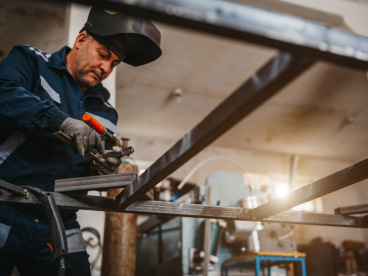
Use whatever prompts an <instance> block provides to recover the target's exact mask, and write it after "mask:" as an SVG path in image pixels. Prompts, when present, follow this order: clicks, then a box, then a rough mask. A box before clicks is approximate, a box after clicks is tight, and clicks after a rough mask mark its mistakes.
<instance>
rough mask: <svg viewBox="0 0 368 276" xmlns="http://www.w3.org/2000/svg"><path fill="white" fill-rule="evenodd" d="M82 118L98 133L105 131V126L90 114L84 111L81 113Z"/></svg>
mask: <svg viewBox="0 0 368 276" xmlns="http://www.w3.org/2000/svg"><path fill="white" fill-rule="evenodd" d="M82 120H83V122H85V123H86V124H87V125H89V126H90V127H91V128H93V129H94V130H96V131H97V132H98V133H101V134H104V133H105V127H104V126H103V125H102V124H100V123H99V122H98V121H97V120H96V119H95V118H93V116H92V115H90V114H87V113H86V114H84V115H83V117H82Z"/></svg>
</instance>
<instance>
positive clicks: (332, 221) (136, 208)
mask: <svg viewBox="0 0 368 276" xmlns="http://www.w3.org/2000/svg"><path fill="white" fill-rule="evenodd" d="M125 211H126V212H131V213H144V214H161V215H175V216H184V217H199V218H214V219H225V220H226V219H232V220H246V221H262V222H279V223H292V224H310V225H324V226H343V227H357V228H366V227H367V222H366V221H363V219H362V218H361V217H354V216H343V215H330V214H317V213H306V212H294V211H286V212H282V213H280V214H277V215H274V216H272V217H269V218H266V219H262V220H261V219H255V217H254V214H253V210H252V209H246V208H241V207H223V206H209V205H201V204H185V203H174V202H163V201H136V202H134V203H133V204H132V205H130V206H129V207H128V208H126V210H125ZM141 230H150V229H141Z"/></svg>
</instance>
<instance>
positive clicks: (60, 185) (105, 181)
mask: <svg viewBox="0 0 368 276" xmlns="http://www.w3.org/2000/svg"><path fill="white" fill-rule="evenodd" d="M136 178H137V174H136V173H123V174H112V175H98V176H88V177H79V178H69V179H58V180H56V181H55V192H72V191H90V190H99V191H101V190H103V191H105V190H108V189H112V188H125V187H126V186H128V185H129V184H131V183H132V182H133V180H135V179H136Z"/></svg>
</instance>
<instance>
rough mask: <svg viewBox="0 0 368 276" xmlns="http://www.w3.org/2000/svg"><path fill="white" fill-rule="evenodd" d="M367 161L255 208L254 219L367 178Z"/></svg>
mask: <svg viewBox="0 0 368 276" xmlns="http://www.w3.org/2000/svg"><path fill="white" fill-rule="evenodd" d="M367 167H368V159H365V160H363V161H360V162H358V163H356V164H354V165H352V166H350V167H347V168H345V169H343V170H341V171H338V172H335V173H333V174H331V175H329V176H326V177H324V178H322V179H320V180H317V181H315V182H313V183H311V184H309V185H305V186H304V187H302V188H299V189H297V190H295V191H293V192H291V193H289V194H288V195H287V197H282V198H278V199H275V200H272V201H270V202H267V203H265V204H263V205H260V206H258V207H256V208H255V209H253V210H254V215H255V217H256V219H264V218H267V217H269V216H272V215H274V214H277V213H279V212H282V211H285V210H288V209H290V208H292V207H294V206H297V205H299V204H302V203H304V202H307V201H310V200H313V199H316V198H318V197H321V196H324V195H326V194H329V193H331V192H334V191H337V190H339V189H342V188H345V187H347V186H349V185H352V184H354V183H357V182H359V181H362V180H364V179H367V178H368V170H367Z"/></svg>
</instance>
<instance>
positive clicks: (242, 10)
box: [0, 0, 368, 227]
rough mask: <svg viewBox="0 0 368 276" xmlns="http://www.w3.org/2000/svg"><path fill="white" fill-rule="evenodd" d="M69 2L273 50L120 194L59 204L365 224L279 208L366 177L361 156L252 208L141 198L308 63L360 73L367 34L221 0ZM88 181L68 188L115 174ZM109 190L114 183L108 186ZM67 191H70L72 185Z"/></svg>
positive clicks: (64, 199) (7, 195)
mask: <svg viewBox="0 0 368 276" xmlns="http://www.w3.org/2000/svg"><path fill="white" fill-rule="evenodd" d="M73 2H77V3H81V4H88V5H95V6H100V7H103V8H108V9H113V10H122V11H123V10H124V11H125V12H129V13H131V14H134V15H137V16H143V17H148V18H150V19H153V20H155V21H159V22H164V23H168V24H173V25H176V26H181V27H185V28H189V29H194V30H198V31H202V32H206V33H210V34H215V35H218V36H223V37H228V38H232V39H236V40H239V41H247V42H251V43H256V44H259V45H262V46H269V47H272V48H276V49H278V50H279V53H278V54H277V55H276V56H275V57H273V58H272V59H271V60H270V61H269V62H268V63H267V64H266V65H264V66H263V67H262V68H260V69H259V70H258V71H257V73H255V74H254V75H253V76H252V77H251V78H249V79H248V80H246V81H245V82H244V83H243V84H242V85H241V86H240V87H239V88H238V89H237V90H236V91H234V92H233V93H232V94H231V95H230V96H229V97H228V98H227V99H225V100H224V101H223V102H222V103H221V104H220V105H219V106H218V107H217V108H215V109H214V110H213V111H212V112H211V113H210V114H209V115H208V116H207V117H205V118H204V119H203V120H202V121H201V122H199V124H198V125H197V126H195V127H194V128H193V129H192V130H191V131H190V132H188V133H187V134H186V135H185V136H184V137H183V138H182V139H181V140H179V141H178V142H177V143H176V144H175V145H174V146H173V147H172V148H170V149H169V150H168V151H167V152H166V153H164V154H163V155H162V156H161V157H160V158H159V159H158V160H157V161H156V162H155V163H154V164H153V165H152V166H151V167H149V168H148V169H147V170H146V171H145V172H144V173H143V174H142V175H140V176H137V177H132V176H129V177H131V178H130V179H129V178H128V177H127V178H124V180H121V181H122V182H124V184H122V186H121V187H123V186H125V189H124V191H123V192H121V193H120V194H119V195H118V196H116V197H100V196H82V195H73V193H67V194H63V193H59V192H55V193H54V195H55V199H56V202H57V205H58V206H59V207H62V208H79V209H89V210H101V211H115V212H132V213H145V214H160V215H169V216H189V217H203V218H218V219H220V218H224V219H236V220H252V221H265V222H286V223H300V224H314V225H331V226H346V227H367V225H368V223H367V219H366V218H365V217H362V216H351V215H350V214H351V213H349V212H348V213H347V214H346V213H345V212H341V213H339V212H336V214H314V213H304V212H292V211H286V210H288V209H290V208H291V207H293V206H296V205H299V204H301V203H304V202H306V201H310V200H313V199H315V198H318V197H321V196H323V195H326V194H328V193H331V192H334V191H336V190H338V189H341V188H344V187H347V186H349V185H352V184H354V183H357V182H359V181H362V180H364V179H366V178H368V170H367V169H366V168H367V167H368V159H366V160H363V161H361V162H358V163H356V164H354V165H352V166H350V167H348V168H346V169H343V170H341V171H338V172H336V173H334V174H332V175H329V176H327V177H325V178H323V179H320V180H318V181H316V182H314V183H311V184H309V185H307V186H304V187H302V188H301V189H298V190H295V191H294V192H292V193H291V194H290V196H289V197H288V199H287V200H285V199H283V200H274V201H271V202H268V203H266V204H264V205H261V206H259V207H256V208H254V209H246V208H240V207H217V206H208V205H199V204H184V203H175V202H162V201H147V200H141V199H142V198H144V196H145V194H146V193H147V192H148V191H149V190H150V189H152V188H153V187H154V186H155V185H157V184H158V183H159V182H160V181H162V180H163V179H165V178H166V177H167V176H169V175H170V174H171V173H172V172H174V171H175V170H176V169H178V168H179V167H180V166H182V165H183V164H184V163H185V162H187V161H188V160H189V159H191V158H192V157H193V156H194V155H196V154H197V153H198V152H200V151H201V150H203V149H204V148H205V147H207V146H208V145H209V144H211V143H212V142H213V141H215V140H216V139H217V138H218V137H220V136H221V135H222V134H224V133H225V132H226V131H228V130H229V129H230V128H231V127H233V126H234V125H235V124H236V123H238V122H239V121H240V120H241V119H243V118H244V117H245V116H247V115H248V114H250V113H251V112H252V111H254V110H255V109H257V108H258V107H260V106H261V105H262V104H263V103H264V102H265V101H267V100H268V99H270V97H271V96H273V95H274V94H275V93H277V92H278V91H279V90H280V89H281V88H282V87H284V86H285V85H286V84H288V83H289V82H291V81H292V80H294V79H295V78H296V77H298V76H299V75H300V74H302V73H303V72H304V71H305V70H306V69H307V68H309V67H310V66H311V65H312V64H313V63H314V62H315V61H317V60H323V61H327V62H332V63H335V64H338V65H342V66H348V67H351V68H355V69H359V70H368V38H367V37H363V36H359V35H356V34H354V33H351V32H347V31H343V30H340V29H337V28H331V27H329V26H325V25H322V24H318V23H315V22H311V21H307V20H304V19H301V18H297V17H293V16H289V15H283V14H279V13H276V12H271V11H267V10H263V9H259V8H256V7H251V6H246V5H243V4H240V3H236V2H229V1H224V0H222V1H221V0H218V1H214V0H185V1H180V0H155V1H147V0H134V1H131V0H106V1H101V0H99V1H92V0H90V1H88V0H75V1H73ZM90 179H91V183H90V184H91V185H90V187H88V186H89V184H88V180H87V182H86V179H83V180H80V181H79V180H78V179H74V180H72V181H73V186H74V187H75V185H77V186H78V185H79V184H82V183H83V189H89V188H91V189H92V188H93V187H95V186H96V185H97V186H99V187H100V186H102V185H98V184H99V183H98V182H99V181H101V182H100V184H103V185H104V186H105V188H106V189H107V188H110V186H109V184H108V183H110V182H116V176H104V177H100V178H98V180H96V179H95V178H93V177H92V178H90ZM79 182H80V183H79ZM127 182H128V183H127ZM1 183H2V184H4V185H2V186H3V187H5V186H6V183H4V182H1ZM1 183H0V184H1ZM63 183H64V182H63ZM64 184H65V183H64ZM65 185H67V184H65ZM92 186H93V187H92ZM111 187H112V188H114V187H117V186H116V184H114V185H112V186H111ZM4 189H5V188H4ZM73 189H76V190H77V188H72V190H73ZM60 191H61V190H60ZM11 192H12V191H9V190H8V191H4V192H1V194H0V200H1V201H3V202H9V203H17V204H37V202H38V200H37V198H35V197H34V196H32V195H29V196H28V198H25V197H22V196H20V194H21V192H18V193H17V194H16V195H14V194H13V193H11Z"/></svg>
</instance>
